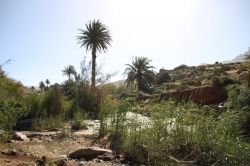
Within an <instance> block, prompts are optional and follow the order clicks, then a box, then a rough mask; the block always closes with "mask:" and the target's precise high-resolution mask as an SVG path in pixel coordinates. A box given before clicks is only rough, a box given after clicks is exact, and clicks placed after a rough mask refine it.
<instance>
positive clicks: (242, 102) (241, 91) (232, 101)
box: [227, 85, 250, 114]
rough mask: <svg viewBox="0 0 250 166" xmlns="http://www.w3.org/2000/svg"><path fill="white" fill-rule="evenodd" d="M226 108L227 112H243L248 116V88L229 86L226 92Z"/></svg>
mask: <svg viewBox="0 0 250 166" xmlns="http://www.w3.org/2000/svg"><path fill="white" fill-rule="evenodd" d="M227 106H228V109H229V110H243V111H245V112H249V114H250V88H247V87H246V86H239V85H238V86H237V85H235V86H231V87H230V88H229V90H228V100H227Z"/></svg>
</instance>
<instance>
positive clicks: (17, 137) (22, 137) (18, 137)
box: [13, 132, 30, 141]
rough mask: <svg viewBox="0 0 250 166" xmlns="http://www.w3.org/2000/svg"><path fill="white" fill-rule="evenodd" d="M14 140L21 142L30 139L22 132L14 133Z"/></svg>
mask: <svg viewBox="0 0 250 166" xmlns="http://www.w3.org/2000/svg"><path fill="white" fill-rule="evenodd" d="M13 139H15V140H19V141H29V140H30V139H29V138H28V137H27V136H26V135H25V134H23V133H21V132H13Z"/></svg>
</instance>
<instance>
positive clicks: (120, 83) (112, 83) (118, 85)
mask: <svg viewBox="0 0 250 166" xmlns="http://www.w3.org/2000/svg"><path fill="white" fill-rule="evenodd" d="M125 81H126V80H125V79H123V80H118V81H114V82H110V83H109V84H111V85H114V86H116V87H120V86H124V85H125Z"/></svg>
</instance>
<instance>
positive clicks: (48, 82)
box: [45, 79, 50, 88]
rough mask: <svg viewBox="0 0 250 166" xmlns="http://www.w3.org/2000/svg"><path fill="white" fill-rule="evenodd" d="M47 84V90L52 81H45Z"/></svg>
mask: <svg viewBox="0 0 250 166" xmlns="http://www.w3.org/2000/svg"><path fill="white" fill-rule="evenodd" d="M45 83H46V85H47V88H48V87H49V84H50V81H49V79H46V80H45Z"/></svg>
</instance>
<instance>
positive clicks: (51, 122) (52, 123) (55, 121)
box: [32, 115, 65, 131]
mask: <svg viewBox="0 0 250 166" xmlns="http://www.w3.org/2000/svg"><path fill="white" fill-rule="evenodd" d="M64 125H65V123H64V119H62V117H61V116H60V115H59V116H55V117H48V118H43V119H41V120H39V121H37V122H35V123H33V125H32V129H33V130H34V131H44V130H57V129H59V128H62V127H64Z"/></svg>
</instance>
